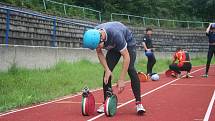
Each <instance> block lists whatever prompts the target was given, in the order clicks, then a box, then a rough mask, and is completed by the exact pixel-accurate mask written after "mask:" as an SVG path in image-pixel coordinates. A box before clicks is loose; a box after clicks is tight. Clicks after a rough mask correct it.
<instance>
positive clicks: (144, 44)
mask: <svg viewBox="0 0 215 121" xmlns="http://www.w3.org/2000/svg"><path fill="white" fill-rule="evenodd" d="M143 48H144V49H145V50H148V48H147V46H146V43H145V42H143Z"/></svg>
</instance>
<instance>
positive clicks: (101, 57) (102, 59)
mask: <svg viewBox="0 0 215 121" xmlns="http://www.w3.org/2000/svg"><path fill="white" fill-rule="evenodd" d="M96 52H97V56H98V58H99V62H100V63H101V64H102V66H103V68H104V70H105V76H104V83H105V84H107V83H108V79H109V77H110V76H112V72H111V71H110V69H109V67H108V65H107V61H106V59H105V56H104V54H103V52H102V49H101V48H97V49H96Z"/></svg>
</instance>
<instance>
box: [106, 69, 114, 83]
mask: <svg viewBox="0 0 215 121" xmlns="http://www.w3.org/2000/svg"><path fill="white" fill-rule="evenodd" d="M110 76H111V78H112V80H113V76H112V72H111V71H110V70H107V71H105V76H104V83H105V84H107V83H108V80H109V78H110Z"/></svg>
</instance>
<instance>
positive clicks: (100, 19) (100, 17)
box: [99, 11, 102, 23]
mask: <svg viewBox="0 0 215 121" xmlns="http://www.w3.org/2000/svg"><path fill="white" fill-rule="evenodd" d="M99 21H100V23H101V22H102V16H101V12H100V11H99Z"/></svg>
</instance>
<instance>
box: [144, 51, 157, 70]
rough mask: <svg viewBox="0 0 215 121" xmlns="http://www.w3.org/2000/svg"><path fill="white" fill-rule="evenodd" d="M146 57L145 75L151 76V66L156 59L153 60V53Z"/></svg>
mask: <svg viewBox="0 0 215 121" xmlns="http://www.w3.org/2000/svg"><path fill="white" fill-rule="evenodd" d="M146 57H147V58H148V62H147V74H151V73H152V69H153V66H154V65H155V63H156V59H155V56H154V53H153V55H152V56H146Z"/></svg>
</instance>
